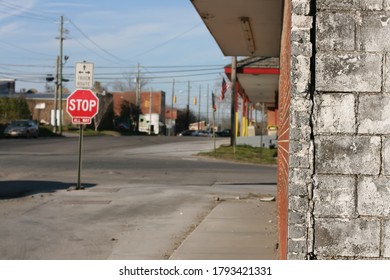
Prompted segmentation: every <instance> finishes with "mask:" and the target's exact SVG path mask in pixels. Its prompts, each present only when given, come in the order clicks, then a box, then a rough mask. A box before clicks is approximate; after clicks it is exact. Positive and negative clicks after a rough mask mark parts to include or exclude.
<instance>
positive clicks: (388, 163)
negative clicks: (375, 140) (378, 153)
mask: <svg viewBox="0 0 390 280" xmlns="http://www.w3.org/2000/svg"><path fill="white" fill-rule="evenodd" d="M382 156H383V158H382V162H383V175H385V176H390V137H389V136H387V137H383V151H382Z"/></svg>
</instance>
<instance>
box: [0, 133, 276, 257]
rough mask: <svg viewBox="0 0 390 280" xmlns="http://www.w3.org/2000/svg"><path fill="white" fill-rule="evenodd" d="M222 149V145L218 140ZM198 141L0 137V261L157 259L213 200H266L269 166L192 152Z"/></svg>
mask: <svg viewBox="0 0 390 280" xmlns="http://www.w3.org/2000/svg"><path fill="white" fill-rule="evenodd" d="M218 141H219V144H227V143H228V139H223V138H221V139H219V140H218ZM212 148H213V144H212V141H211V139H209V138H202V137H146V136H133V137H85V138H84V146H83V167H82V176H81V181H82V186H83V187H84V188H85V189H84V190H74V187H75V186H76V182H77V163H78V137H62V138H39V139H1V140H0V156H1V158H2V160H1V170H0V180H1V181H0V217H1V219H0V256H1V257H0V258H1V259H167V258H168V257H169V256H170V255H171V254H172V252H173V251H174V250H175V248H177V246H179V245H180V244H181V242H182V241H183V240H184V239H185V237H186V236H187V235H188V233H189V232H191V231H192V230H193V229H194V228H195V227H196V226H197V224H199V222H200V221H201V220H202V219H203V218H204V217H205V216H206V215H207V214H208V213H209V212H210V210H211V209H212V208H213V207H215V205H216V204H217V203H218V200H220V198H237V197H241V198H245V197H246V196H248V194H250V193H252V194H273V195H274V194H275V193H276V182H275V180H276V167H274V166H259V165H252V164H239V163H231V162H223V161H219V160H214V159H207V158H203V157H197V156H193V154H196V153H198V152H199V151H202V150H212Z"/></svg>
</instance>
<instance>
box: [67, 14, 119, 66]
mask: <svg viewBox="0 0 390 280" xmlns="http://www.w3.org/2000/svg"><path fill="white" fill-rule="evenodd" d="M68 20H69V23H70V24H72V25H73V26H74V27H75V28H76V29H77V31H78V32H80V33H81V35H83V36H84V37H85V39H87V40H88V41H90V42H91V43H92V44H93V45H94V46H96V47H97V48H98V49H99V50H101V51H102V52H104V53H105V54H107V55H109V56H110V57H112V58H114V59H116V60H117V61H118V62H123V59H122V58H119V57H117V56H116V55H114V54H112V53H111V52H109V51H107V50H105V49H104V48H102V47H101V46H100V45H99V44H97V43H96V42H95V41H94V40H92V39H91V38H90V37H89V36H88V35H87V34H86V33H85V32H84V31H82V30H81V29H80V27H78V26H77V25H76V24H75V23H74V22H73V21H72V20H70V19H68Z"/></svg>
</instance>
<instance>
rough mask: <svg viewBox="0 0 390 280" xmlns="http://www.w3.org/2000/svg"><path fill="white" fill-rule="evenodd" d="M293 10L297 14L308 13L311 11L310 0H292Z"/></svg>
mask: <svg viewBox="0 0 390 280" xmlns="http://www.w3.org/2000/svg"><path fill="white" fill-rule="evenodd" d="M291 3H292V11H293V13H294V14H296V15H308V14H309V13H310V0H292V1H291Z"/></svg>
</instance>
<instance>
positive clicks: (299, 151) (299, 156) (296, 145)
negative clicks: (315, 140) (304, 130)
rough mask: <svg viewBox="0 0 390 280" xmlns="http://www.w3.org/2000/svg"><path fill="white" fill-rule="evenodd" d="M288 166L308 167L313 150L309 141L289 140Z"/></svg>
mask: <svg viewBox="0 0 390 280" xmlns="http://www.w3.org/2000/svg"><path fill="white" fill-rule="evenodd" d="M289 149H290V151H294V152H293V153H291V152H290V154H289V166H290V168H309V167H310V158H311V155H312V152H313V150H312V149H313V148H312V146H311V142H306V141H299V140H290V146H289Z"/></svg>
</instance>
